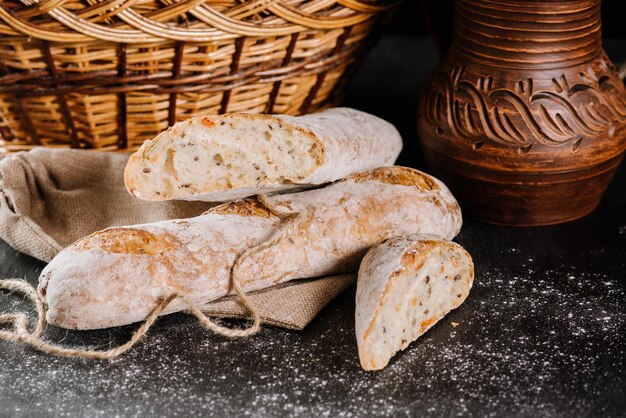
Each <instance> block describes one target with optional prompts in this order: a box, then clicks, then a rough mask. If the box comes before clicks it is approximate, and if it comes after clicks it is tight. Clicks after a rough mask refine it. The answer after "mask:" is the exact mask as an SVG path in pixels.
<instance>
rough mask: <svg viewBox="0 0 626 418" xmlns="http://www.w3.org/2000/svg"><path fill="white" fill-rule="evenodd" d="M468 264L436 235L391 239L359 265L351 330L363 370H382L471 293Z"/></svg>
mask: <svg viewBox="0 0 626 418" xmlns="http://www.w3.org/2000/svg"><path fill="white" fill-rule="evenodd" d="M473 281H474V265H473V263H472V258H471V257H470V255H469V254H468V253H467V251H465V250H464V249H463V248H462V247H461V246H460V245H458V244H456V243H454V242H451V241H447V240H445V239H443V238H441V237H439V236H436V235H428V234H421V235H411V236H407V237H396V238H391V239H389V240H387V241H385V242H384V243H382V244H380V245H378V246H376V247H374V248H372V249H371V250H370V251H368V253H367V254H366V256H365V257H364V258H363V261H362V262H361V267H360V269H359V277H358V281H357V293H356V312H355V328H356V338H357V345H358V348H359V358H360V360H361V367H363V369H364V370H379V369H382V368H384V367H385V366H386V365H387V364H388V363H389V360H390V359H391V357H393V355H394V354H396V353H397V352H398V351H400V350H404V349H405V348H406V347H407V346H408V345H409V344H410V343H411V342H412V341H415V340H416V339H417V338H419V337H420V336H421V335H422V334H424V333H425V332H426V331H427V330H428V329H429V328H430V327H432V326H433V325H434V324H436V323H437V322H438V321H439V320H440V319H441V318H443V317H444V316H445V315H446V314H447V313H448V312H450V311H451V310H452V309H455V308H456V307H458V306H459V305H460V304H461V303H463V301H464V300H465V298H467V295H468V294H469V291H470V289H471V287H472V283H473Z"/></svg>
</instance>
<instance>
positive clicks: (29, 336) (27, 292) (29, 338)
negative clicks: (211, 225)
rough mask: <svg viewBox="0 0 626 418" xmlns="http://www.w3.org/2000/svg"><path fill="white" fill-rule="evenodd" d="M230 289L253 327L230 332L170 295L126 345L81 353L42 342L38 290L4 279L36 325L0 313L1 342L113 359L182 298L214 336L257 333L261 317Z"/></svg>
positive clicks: (240, 292)
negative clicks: (31, 310)
mask: <svg viewBox="0 0 626 418" xmlns="http://www.w3.org/2000/svg"><path fill="white" fill-rule="evenodd" d="M231 283H232V287H233V289H234V290H235V293H237V295H238V296H239V298H240V302H241V303H242V304H243V305H244V306H245V308H246V309H247V310H248V312H250V314H251V315H252V319H253V321H252V325H251V326H250V327H248V328H244V329H232V328H227V327H224V326H221V325H219V324H217V323H215V322H214V321H213V320H211V319H210V318H209V317H207V316H206V315H205V314H204V313H203V312H202V310H201V309H200V308H199V307H198V306H197V305H196V304H195V303H193V302H192V301H191V300H189V299H188V298H187V297H186V296H184V295H180V294H178V293H171V294H169V295H168V296H166V297H164V298H162V299H160V300H159V302H158V303H157V305H156V307H155V308H154V309H153V310H152V311H151V312H150V314H148V316H147V317H146V319H145V321H144V322H143V324H141V326H140V327H139V328H137V330H136V331H135V332H133V334H132V336H131V338H130V340H128V342H126V343H124V344H122V345H120V346H118V347H115V348H112V349H109V350H104V351H100V350H83V349H75V348H67V347H63V346H60V345H57V344H51V343H48V342H46V341H44V340H43V339H42V338H41V333H42V332H43V330H44V327H45V325H46V319H45V318H46V307H45V304H44V302H43V301H42V300H41V297H40V296H39V294H38V293H37V290H35V288H34V287H33V286H31V285H30V284H29V283H28V282H26V281H25V280H21V279H7V280H0V289H4V290H9V291H17V292H20V293H22V294H23V295H24V296H26V298H27V299H28V300H29V301H31V302H32V303H33V304H34V305H35V307H36V309H37V325H36V327H35V329H34V330H33V331H32V332H31V331H29V330H28V327H29V321H28V316H26V314H24V313H21V312H20V313H12V314H1V315H0V324H9V325H11V326H12V328H13V331H7V330H0V340H6V341H13V342H16V343H21V344H26V345H28V346H30V347H32V348H34V349H36V350H39V351H41V352H44V353H46V354H52V355H55V356H59V357H71V358H84V359H97V360H105V359H114V358H116V357H118V356H120V355H121V354H123V353H125V352H126V351H128V350H130V349H131V348H132V347H133V346H134V345H135V344H137V342H139V340H140V339H141V338H142V337H143V336H144V335H146V333H147V332H148V330H149V329H150V328H151V327H152V325H153V324H154V322H155V321H156V319H157V317H158V316H159V315H160V314H161V312H163V310H164V309H165V308H166V307H167V306H168V305H169V304H170V303H172V301H174V300H175V299H177V298H179V299H181V300H182V301H183V302H184V303H185V304H186V305H187V308H188V312H189V313H190V314H192V315H193V316H195V317H196V318H197V319H198V321H199V322H200V324H201V325H202V327H204V328H205V329H207V330H209V331H212V332H215V333H216V334H219V335H223V336H225V337H229V338H237V337H247V336H250V335H253V334H256V333H257V332H258V331H259V330H260V329H261V316H260V315H259V312H258V311H257V310H256V309H255V308H254V307H253V306H252V304H251V303H250V300H249V299H248V296H247V295H246V294H245V292H244V291H243V289H242V288H241V286H240V285H239V283H238V281H237V280H234V279H233V280H232V281H231Z"/></svg>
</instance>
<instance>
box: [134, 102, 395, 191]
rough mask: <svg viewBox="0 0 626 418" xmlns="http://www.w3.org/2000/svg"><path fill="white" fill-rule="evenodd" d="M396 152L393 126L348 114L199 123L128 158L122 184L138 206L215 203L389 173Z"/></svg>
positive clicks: (177, 128)
mask: <svg viewBox="0 0 626 418" xmlns="http://www.w3.org/2000/svg"><path fill="white" fill-rule="evenodd" d="M401 149H402V139H401V137H400V134H399V133H398V131H397V130H396V128H394V126H393V125H391V124H390V123H388V122H386V121H384V120H382V119H380V118H378V117H376V116H373V115H370V114H367V113H364V112H360V111H358V110H354V109H349V108H335V109H329V110H326V111H324V112H321V113H317V114H312V115H305V116H299V117H293V116H286V115H252V114H226V115H221V116H207V117H202V118H196V119H189V120H187V121H184V122H180V123H177V124H175V125H174V126H172V127H171V128H169V129H168V130H167V131H165V132H163V133H161V134H160V135H159V136H157V137H156V138H155V139H153V140H149V141H146V142H145V143H144V144H143V145H142V146H141V147H140V148H139V149H138V150H137V152H135V153H134V154H133V155H132V156H131V157H130V160H129V161H128V165H127V166H126V170H125V173H124V181H125V183H126V188H127V189H128V191H129V192H130V193H132V194H133V195H135V196H136V197H138V198H140V199H144V200H171V199H179V200H203V201H209V202H220V201H227V200H233V199H240V198H244V197H247V196H251V195H255V194H259V193H268V192H274V191H282V190H292V189H301V188H306V187H310V186H315V185H319V184H324V183H328V182H333V181H336V180H339V179H342V178H344V177H346V176H348V175H350V174H353V173H356V172H359V171H363V170H369V169H373V168H376V167H381V166H390V165H393V163H394V162H395V160H396V158H397V157H398V155H399V153H400V151H401Z"/></svg>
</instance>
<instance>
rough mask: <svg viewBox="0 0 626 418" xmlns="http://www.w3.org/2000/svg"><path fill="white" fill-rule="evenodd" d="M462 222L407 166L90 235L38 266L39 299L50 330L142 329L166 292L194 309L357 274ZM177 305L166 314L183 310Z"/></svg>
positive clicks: (442, 194)
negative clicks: (364, 262) (420, 236)
mask: <svg viewBox="0 0 626 418" xmlns="http://www.w3.org/2000/svg"><path fill="white" fill-rule="evenodd" d="M460 228H461V212H460V209H459V206H458V204H457V202H456V201H455V199H454V197H453V196H452V195H451V194H450V192H449V190H448V189H447V188H446V187H445V186H444V185H443V184H442V183H441V182H439V181H438V180H436V179H434V178H432V177H430V176H428V175H426V174H424V173H421V172H419V171H417V170H414V169H410V168H404V167H387V168H379V169H375V170H371V171H367V172H362V173H357V174H354V175H352V176H350V177H348V178H346V179H344V180H342V181H339V182H337V183H334V184H332V185H329V186H327V187H324V188H320V189H315V190H309V191H304V192H299V193H294V194H283V195H276V196H271V197H263V196H260V197H259V200H243V201H237V202H231V203H227V204H224V205H221V206H217V207H215V208H212V209H210V210H209V211H208V212H206V213H205V214H204V215H201V216H198V217H195V218H190V219H186V220H174V221H164V222H157V223H153V224H147V225H138V226H132V227H124V228H111V229H107V230H104V231H102V232H97V233H95V234H92V235H90V236H88V237H86V238H84V239H81V240H79V241H77V242H76V243H74V244H72V245H71V246H69V247H68V248H66V249H64V250H63V251H61V252H60V253H59V255H58V256H57V257H56V258H55V259H53V260H52V262H50V264H48V266H46V268H45V269H44V270H43V272H42V274H41V277H40V284H39V292H40V295H41V296H42V297H43V299H44V300H45V302H46V303H47V305H48V313H47V320H48V322H50V323H51V324H53V325H57V326H61V327H65V328H74V329H94V328H104V327H112V326H118V325H124V324H129V323H132V322H136V321H140V320H142V319H144V318H145V317H146V316H147V315H148V313H149V312H150V311H151V310H152V309H153V308H154V307H155V305H157V304H158V302H159V301H160V300H162V299H163V298H164V297H165V296H167V295H169V294H171V293H177V294H179V295H184V296H185V297H187V298H188V299H189V300H191V301H192V302H193V303H195V304H196V305H199V306H202V305H203V304H206V303H207V302H210V301H212V300H215V299H218V298H220V297H222V296H224V295H227V294H229V292H230V293H232V291H231V275H232V278H234V279H236V280H237V281H238V283H239V284H241V286H242V288H243V289H244V290H245V291H252V290H257V289H262V288H266V287H269V286H272V285H275V284H278V283H283V282H286V281H289V280H292V279H298V278H310V277H318V276H324V275H330V274H335V273H340V272H347V271H356V270H357V269H358V265H359V262H360V260H361V258H362V257H363V255H364V254H365V252H366V251H367V250H368V249H369V248H370V247H371V246H373V245H375V244H377V243H379V242H381V241H382V240H384V239H386V238H389V237H392V236H396V235H407V234H412V233H418V232H423V233H435V234H438V235H441V236H444V237H447V238H452V237H454V236H455V235H456V234H457V233H458V232H459V230H460ZM185 308H186V305H185V304H184V303H183V302H182V301H180V300H176V301H174V302H172V304H170V305H169V306H168V308H167V310H166V311H164V313H170V312H174V311H178V310H183V309H185Z"/></svg>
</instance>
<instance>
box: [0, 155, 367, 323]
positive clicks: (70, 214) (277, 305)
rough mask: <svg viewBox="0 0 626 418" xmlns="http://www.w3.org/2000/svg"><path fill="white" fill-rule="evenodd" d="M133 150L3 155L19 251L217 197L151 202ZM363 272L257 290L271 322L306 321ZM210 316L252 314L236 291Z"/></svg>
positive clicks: (7, 212) (6, 224)
mask: <svg viewBox="0 0 626 418" xmlns="http://www.w3.org/2000/svg"><path fill="white" fill-rule="evenodd" d="M127 159H128V155H127V154H117V153H101V152H93V151H82V150H53V149H44V148H40V149H34V150H32V151H29V152H20V153H16V154H12V155H9V156H6V157H5V158H3V159H2V160H0V238H2V239H3V240H5V241H6V242H7V243H9V244H10V245H11V246H12V247H13V248H15V249H16V250H17V251H20V252H23V253H26V254H28V255H30V256H33V257H35V258H38V259H40V260H44V261H50V260H51V259H52V258H53V257H54V256H55V255H56V254H57V253H58V252H59V251H60V250H61V249H63V248H64V247H66V246H68V245H69V244H71V243H72V242H74V241H76V240H77V239H79V238H81V237H83V236H85V235H88V234H91V233H92V232H95V231H98V230H101V229H104V228H107V227H110V226H121V225H132V224H139V223H147V222H155V221H160V220H164V219H175V218H187V217H192V216H196V215H199V214H201V213H202V212H204V211H205V210H206V209H208V208H209V207H210V206H211V204H208V203H203V202H182V201H180V202H146V201H142V200H139V199H136V198H134V197H133V196H131V195H130V194H129V193H128V192H127V191H126V188H125V187H124V180H123V172H124V167H125V165H126V161H127ZM355 280H356V277H355V275H340V276H332V277H326V278H321V279H315V280H299V281H294V282H290V283H286V284H284V285H281V286H276V287H272V288H270V289H265V290H262V291H258V292H254V293H251V294H250V300H251V302H252V303H253V304H254V306H255V307H257V309H258V311H259V313H260V315H261V319H262V320H263V322H264V323H267V324H271V325H276V326H280V327H284V328H290V329H302V328H304V327H305V326H306V325H307V324H308V323H309V322H310V321H311V320H312V319H313V318H314V317H315V316H316V315H317V314H318V313H319V311H320V310H321V309H322V308H323V307H324V306H325V305H326V304H327V303H328V302H330V301H331V300H332V299H333V298H335V297H336V296H337V295H339V294H340V293H341V292H342V291H343V290H345V289H346V288H347V287H349V286H350V285H351V284H352V283H354V282H355ZM206 312H207V314H208V315H210V316H219V317H233V318H239V317H246V310H245V308H243V307H242V306H241V305H240V304H239V303H238V302H237V300H236V299H233V298H226V299H222V300H220V301H216V302H214V303H212V304H210V305H209V307H208V308H207V309H206Z"/></svg>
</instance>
